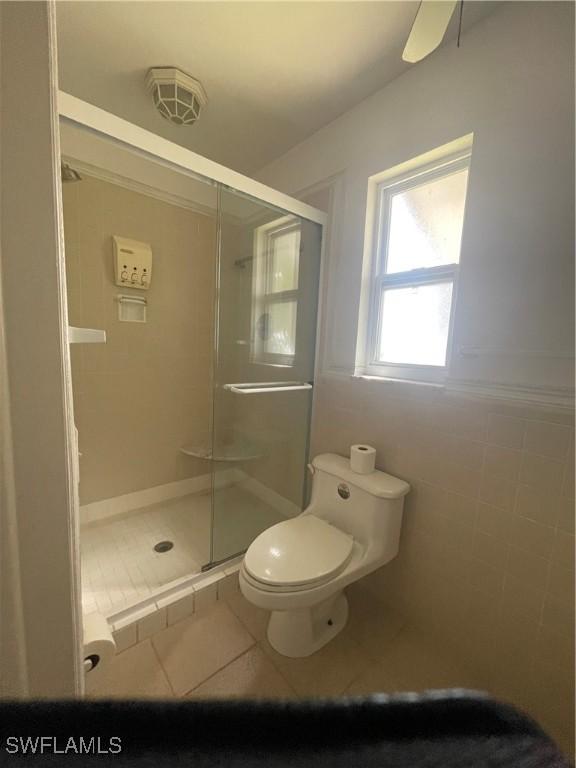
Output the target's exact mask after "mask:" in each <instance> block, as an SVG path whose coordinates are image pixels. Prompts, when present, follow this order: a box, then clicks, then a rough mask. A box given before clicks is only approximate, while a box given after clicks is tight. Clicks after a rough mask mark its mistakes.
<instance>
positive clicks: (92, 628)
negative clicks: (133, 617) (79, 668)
mask: <svg viewBox="0 0 576 768" xmlns="http://www.w3.org/2000/svg"><path fill="white" fill-rule="evenodd" d="M83 629H84V640H83V645H84V675H85V682H86V690H87V691H88V692H90V691H93V690H94V689H95V688H96V687H97V686H98V682H99V680H100V679H101V678H102V677H103V676H104V675H105V673H106V669H107V667H108V665H109V663H110V661H111V659H112V658H113V657H114V654H115V653H116V643H115V642H114V638H113V637H112V630H111V629H110V625H109V624H108V622H107V620H106V619H105V618H104V616H102V614H101V613H89V614H88V615H86V616H84V618H83Z"/></svg>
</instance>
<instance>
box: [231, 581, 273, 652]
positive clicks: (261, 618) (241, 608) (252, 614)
mask: <svg viewBox="0 0 576 768" xmlns="http://www.w3.org/2000/svg"><path fill="white" fill-rule="evenodd" d="M226 603H227V604H228V606H229V607H230V608H231V610H232V611H233V612H234V613H235V615H236V616H237V617H238V618H239V619H240V621H241V622H242V624H243V625H244V626H245V627H246V629H247V630H248V632H250V634H251V635H252V637H253V638H254V639H256V640H263V639H264V638H265V637H266V630H267V628H268V621H269V620H270V611H265V610H264V609H263V608H258V607H257V606H256V605H253V604H252V603H249V602H248V600H246V598H245V597H244V595H243V594H242V593H241V592H239V591H238V592H234V593H232V594H229V595H228V596H227V597H226Z"/></svg>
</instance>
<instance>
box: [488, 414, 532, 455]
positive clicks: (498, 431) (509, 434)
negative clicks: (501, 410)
mask: <svg viewBox="0 0 576 768" xmlns="http://www.w3.org/2000/svg"><path fill="white" fill-rule="evenodd" d="M525 427H526V422H525V421H524V420H523V419H517V418H514V417H513V416H502V415H500V414H498V413H491V414H490V416H489V417H488V434H487V442H488V443H492V444H493V445H502V446H504V447H506V448H522V443H523V441H524V430H525Z"/></svg>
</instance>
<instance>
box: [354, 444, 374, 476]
mask: <svg viewBox="0 0 576 768" xmlns="http://www.w3.org/2000/svg"><path fill="white" fill-rule="evenodd" d="M375 466H376V448H372V446H371V445H351V446H350V469H351V470H352V472H357V473H358V474H359V475H369V474H370V472H374V468H375Z"/></svg>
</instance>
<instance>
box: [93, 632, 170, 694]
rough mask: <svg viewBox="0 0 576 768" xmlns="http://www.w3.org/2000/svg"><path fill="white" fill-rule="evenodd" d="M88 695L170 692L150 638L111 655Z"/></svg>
mask: <svg viewBox="0 0 576 768" xmlns="http://www.w3.org/2000/svg"><path fill="white" fill-rule="evenodd" d="M87 686H88V688H89V692H88V694H87V695H88V696H89V697H90V698H92V697H99V698H121V699H141V698H159V699H168V698H171V697H172V696H173V693H172V689H171V688H170V685H169V683H168V680H167V678H166V675H165V674H164V670H163V669H162V667H161V665H160V663H159V661H158V658H157V656H156V654H155V653H154V649H153V648H152V645H151V643H150V640H145V641H144V642H143V643H138V645H134V646H132V648H128V650H126V651H123V652H122V653H119V654H118V655H117V656H115V657H114V659H112V662H111V664H110V667H109V669H108V670H107V671H106V674H105V675H104V676H103V677H102V678H101V679H100V681H99V682H98V684H97V685H96V686H95V687H94V688H93V689H92V688H91V687H90V684H89V682H87Z"/></svg>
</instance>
